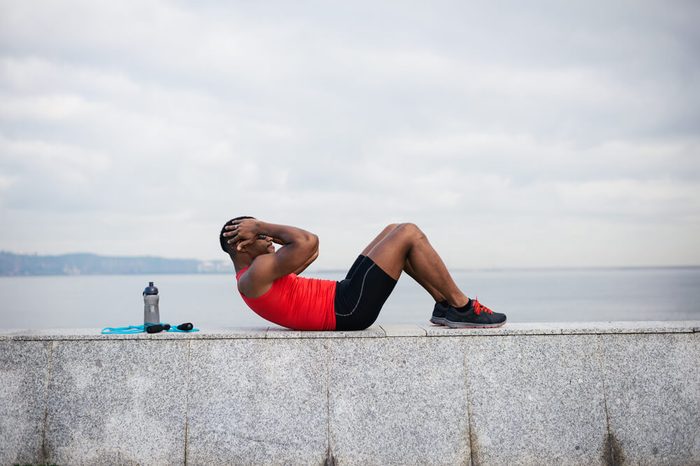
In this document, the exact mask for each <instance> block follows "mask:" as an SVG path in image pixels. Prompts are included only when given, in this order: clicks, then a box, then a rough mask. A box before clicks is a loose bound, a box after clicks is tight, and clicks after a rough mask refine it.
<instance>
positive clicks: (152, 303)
mask: <svg viewBox="0 0 700 466" xmlns="http://www.w3.org/2000/svg"><path fill="white" fill-rule="evenodd" d="M158 300H159V296H158V288H156V287H155V286H154V285H153V282H148V286H147V287H146V289H144V290H143V325H146V326H148V325H152V324H158V323H160V309H158Z"/></svg>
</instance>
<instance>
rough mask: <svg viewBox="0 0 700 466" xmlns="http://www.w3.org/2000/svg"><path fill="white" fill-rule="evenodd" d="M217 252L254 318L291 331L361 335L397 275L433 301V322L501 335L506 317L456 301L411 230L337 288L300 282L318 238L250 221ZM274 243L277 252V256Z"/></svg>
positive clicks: (430, 252) (240, 222)
mask: <svg viewBox="0 0 700 466" xmlns="http://www.w3.org/2000/svg"><path fill="white" fill-rule="evenodd" d="M219 242H220V244H221V248H222V249H223V250H224V252H226V253H227V254H229V256H230V257H231V260H232V261H233V266H234V267H235V269H236V280H237V281H238V291H239V292H240V294H241V297H242V298H243V300H244V301H245V303H246V304H247V305H248V306H249V307H250V308H251V309H252V310H253V311H255V312H256V313H257V314H258V315H260V316H261V317H263V318H264V319H267V320H269V321H271V322H274V323H276V324H278V325H281V326H283V327H288V328H291V329H295V330H363V329H366V328H367V327H369V326H370V325H372V324H373V323H374V321H375V320H376V319H377V316H378V315H379V311H380V310H381V308H382V306H383V305H384V302H385V301H386V299H387V298H388V297H389V295H390V294H391V292H392V290H393V289H394V286H395V285H396V282H397V280H398V279H399V277H400V276H401V272H406V273H407V274H408V275H410V276H411V277H413V278H414V279H415V280H416V281H417V282H418V283H419V284H420V285H421V286H422V287H423V288H425V290H426V291H427V292H428V293H430V295H431V296H432V297H433V299H435V307H434V309H433V315H432V317H431V319H430V321H431V322H433V323H435V324H439V325H447V326H449V327H455V328H456V327H500V326H501V325H503V324H504V323H505V321H506V316H505V314H499V313H497V312H493V311H491V310H490V309H489V308H487V307H486V306H484V305H482V304H481V303H479V302H478V301H477V300H476V299H469V298H468V297H467V296H466V295H465V294H464V293H462V292H461V291H460V290H459V288H458V287H457V285H456V284H455V282H454V280H452V277H451V276H450V274H449V272H448V271H447V268H446V267H445V264H444V263H443V261H442V259H440V256H438V254H437V252H435V250H434V249H433V247H432V246H431V245H430V243H429V242H428V238H426V236H425V234H424V233H423V232H422V231H421V230H420V229H419V228H418V227H417V226H416V225H413V224H412V223H401V224H393V225H389V226H387V227H386V228H385V229H384V231H382V232H381V233H380V234H379V236H377V237H376V238H375V239H374V240H373V241H372V242H371V243H370V244H369V245H368V246H367V247H366V248H365V250H364V251H362V254H361V255H360V256H359V257H358V258H357V260H356V261H355V263H354V264H353V265H352V267H351V268H350V271H349V272H348V274H347V277H346V278H345V279H344V280H341V281H339V282H336V281H333V280H320V279H314V278H304V277H299V276H298V275H299V274H300V273H301V272H303V271H304V270H305V269H306V268H307V267H308V266H309V265H310V264H311V263H312V262H313V261H314V260H316V258H317V257H318V237H317V236H316V235H314V234H312V233H309V232H308V231H304V230H302V229H300V228H296V227H292V226H285V225H275V224H272V223H267V222H263V221H261V220H258V219H256V218H254V217H237V218H234V219H232V220H229V221H228V222H226V224H225V225H224V227H223V228H222V229H221V233H220V234H219ZM273 243H276V244H279V245H281V246H282V247H281V248H279V250H277V251H275V247H274V245H273Z"/></svg>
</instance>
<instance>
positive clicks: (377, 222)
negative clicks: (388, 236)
mask: <svg viewBox="0 0 700 466" xmlns="http://www.w3.org/2000/svg"><path fill="white" fill-rule="evenodd" d="M698 24H700V2H697V1H655V2H653V1H640V0H634V1H612V2H609V1H602V0H601V1H591V0H585V1H566V2H557V1H546V2H522V1H515V0H514V1H509V2H508V1H505V2H500V1H480V2H467V1H453V2H449V1H430V2H425V1H421V2H410V1H395V2H381V1H379V2H378V1H376V0H372V1H364V0H359V1H351V2H348V1H345V2H327V1H315V2H313V1H281V2H274V1H197V2H185V1H163V0H119V1H96V0H76V1H63V0H61V1H48V0H47V1H33V0H14V1H8V0H1V1H0V41H1V42H0V47H1V48H0V52H1V55H0V223H1V225H2V226H1V227H0V249H2V250H9V251H13V252H25V253H27V252H29V253H34V252H37V253H40V254H59V253H67V252H77V251H89V252H97V253H101V254H109V255H142V254H151V255H160V256H165V257H191V258H199V259H224V258H225V256H224V255H223V253H222V252H221V251H220V250H219V246H218V240H217V237H218V231H219V229H220V227H221V224H222V223H223V222H224V221H226V220H227V219H229V218H231V217H234V216H237V215H254V216H257V217H259V218H261V219H263V220H267V221H270V222H274V223H286V224H292V225H297V226H300V227H302V228H305V229H308V230H310V231H312V232H314V233H317V234H318V235H319V236H320V238H321V255H320V257H319V259H318V260H317V262H316V264H315V266H316V268H346V267H348V266H349V265H350V264H351V263H352V261H353V259H354V258H355V256H356V255H357V254H358V253H359V252H360V250H361V249H362V248H363V247H364V246H365V244H366V243H368V242H369V241H370V240H371V239H372V237H373V236H374V235H375V234H376V233H377V232H378V231H380V230H381V228H382V227H383V226H384V225H385V224H387V223H389V222H397V221H410V222H414V223H417V224H418V225H419V226H421V227H422V228H423V230H424V231H425V232H426V233H427V234H428V237H429V238H430V239H431V242H432V243H433V244H434V246H435V247H436V249H437V250H438V251H439V252H440V253H442V255H443V256H444V257H445V261H446V262H447V263H448V265H450V266H452V267H508V266H607V265H614V266H636V265H672V264H700V159H699V157H700V66H699V63H700V28H699V27H698Z"/></svg>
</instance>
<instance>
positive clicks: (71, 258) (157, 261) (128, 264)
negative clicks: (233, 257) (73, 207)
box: [0, 251, 233, 276]
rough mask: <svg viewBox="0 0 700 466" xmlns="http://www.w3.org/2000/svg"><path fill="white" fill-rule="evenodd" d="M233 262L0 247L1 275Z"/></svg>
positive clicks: (201, 269) (222, 269)
mask: <svg viewBox="0 0 700 466" xmlns="http://www.w3.org/2000/svg"><path fill="white" fill-rule="evenodd" d="M232 270H233V266H232V265H231V263H230V262H225V261H199V260H195V259H165V258H162V257H150V256H138V257H111V256H99V255H97V254H89V253H77V254H63V255H59V256H39V255H33V254H14V253H11V252H5V251H0V275H4V276H24V275H130V274H177V273H182V274H184V273H228V272H231V271H232Z"/></svg>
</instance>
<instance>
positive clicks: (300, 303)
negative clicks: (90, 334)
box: [236, 267, 336, 330]
mask: <svg viewBox="0 0 700 466" xmlns="http://www.w3.org/2000/svg"><path fill="white" fill-rule="evenodd" d="M246 270H248V267H246V268H244V269H243V270H241V271H239V272H238V273H237V274H236V281H238V280H239V279H240V277H241V275H243V273H245V271H246ZM335 284H336V282H335V281H333V280H321V279H318V278H305V277H299V276H297V275H296V274H294V273H290V274H289V275H285V276H284V277H280V278H278V279H277V280H275V281H274V282H273V283H272V288H270V289H269V290H268V291H267V292H266V293H265V294H263V295H262V296H258V297H257V298H249V297H247V296H244V295H243V293H240V291H239V293H240V294H241V298H243V301H245V303H246V304H247V305H248V307H249V308H251V309H252V310H253V311H254V312H255V313H256V314H258V315H259V316H260V317H262V318H263V319H265V320H269V321H270V322H274V323H275V324H278V325H281V326H283V327H287V328H291V329H294V330H335V310H334V305H333V302H334V300H335Z"/></svg>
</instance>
